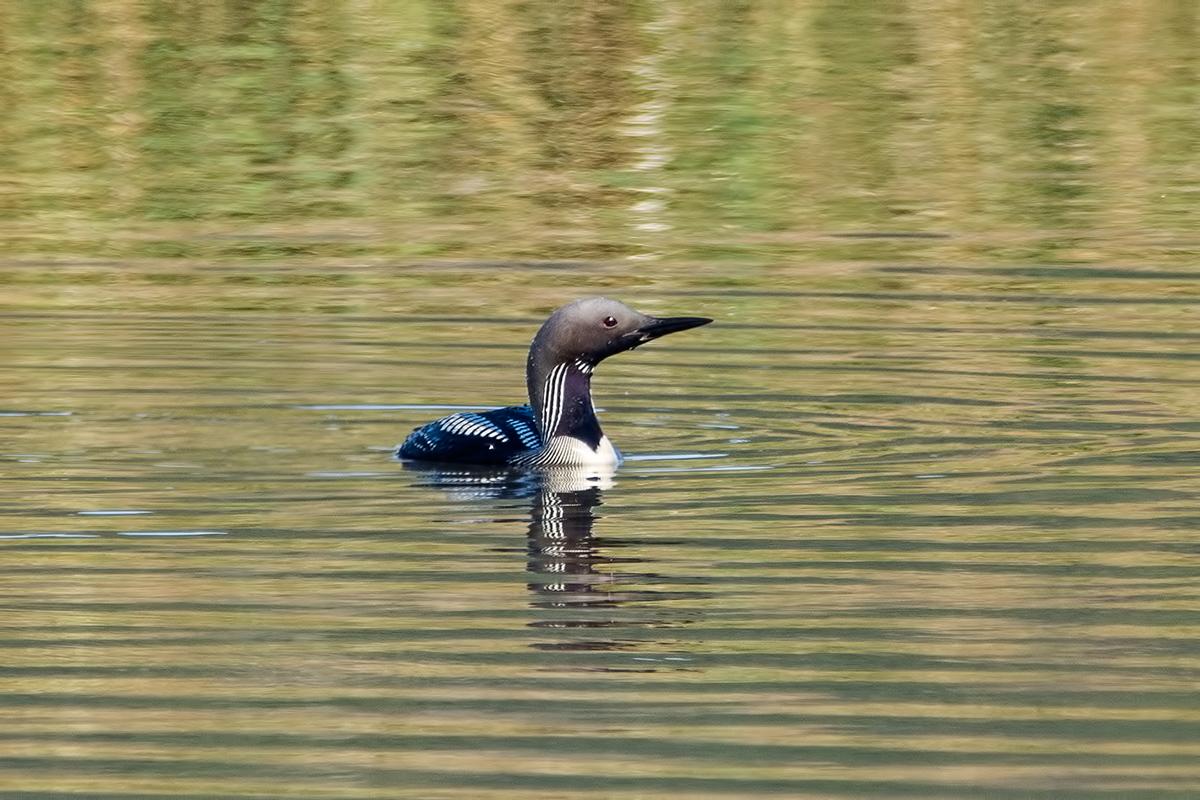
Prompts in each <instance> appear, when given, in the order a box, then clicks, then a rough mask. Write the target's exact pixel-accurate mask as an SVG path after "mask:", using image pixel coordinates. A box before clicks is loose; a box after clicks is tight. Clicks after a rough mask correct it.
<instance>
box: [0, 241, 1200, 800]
mask: <svg viewBox="0 0 1200 800" xmlns="http://www.w3.org/2000/svg"><path fill="white" fill-rule="evenodd" d="M98 269H99V270H101V271H103V268H100V267H95V266H92V267H87V268H85V269H84V271H87V270H93V271H94V270H98ZM155 269H156V270H157V269H159V268H158V267H156V268H155ZM414 269H415V268H409V269H407V270H406V271H404V272H403V274H404V275H405V276H407V277H405V278H404V286H403V287H402V288H394V289H392V291H391V292H390V293H389V292H388V291H387V290H386V287H387V286H388V285H389V281H396V280H398V278H397V277H396V275H397V274H399V273H393V272H391V271H389V270H386V269H381V270H377V271H374V272H372V271H364V272H363V273H361V274H362V275H363V276H364V277H363V280H364V281H366V282H367V283H370V284H373V285H375V286H376V289H377V291H376V293H375V294H374V295H373V297H374V299H365V296H362V295H360V294H359V289H358V288H356V287H353V286H340V287H339V286H333V287H328V286H325V287H319V288H316V289H314V288H313V287H312V286H311V285H307V284H306V283H305V282H303V281H299V282H296V283H292V284H289V283H288V281H287V280H286V277H287V276H288V275H290V274H292V272H293V271H290V270H284V271H277V272H272V271H270V270H267V271H266V272H265V273H264V271H263V270H262V268H261V267H254V268H252V271H251V269H250V268H247V270H244V271H239V270H237V269H234V268H230V269H229V270H228V271H227V272H226V274H227V275H231V276H234V277H237V276H246V277H249V276H250V275H255V276H260V277H261V276H262V275H264V274H265V275H266V276H267V277H268V278H270V277H271V276H272V275H274V276H275V277H276V278H278V280H276V281H274V282H273V283H272V288H271V291H270V296H269V297H266V296H264V298H263V306H262V307H257V306H255V303H254V302H252V301H253V297H254V293H253V290H251V291H250V292H249V293H248V294H246V295H240V294H239V295H238V298H239V300H238V301H239V302H242V303H244V304H245V305H246V308H245V309H243V310H240V311H239V310H231V309H228V308H224V309H222V308H219V307H218V306H219V305H220V304H221V303H228V302H229V301H230V299H231V295H223V294H222V293H221V292H220V291H217V290H216V289H215V288H213V287H212V286H210V285H207V284H205V282H204V280H199V279H198V283H197V284H195V285H190V286H189V285H184V286H178V287H176V286H169V287H168V288H166V289H164V288H162V287H163V286H164V284H163V283H162V282H159V281H158V279H157V278H155V274H156V273H155V272H154V271H150V272H147V271H145V270H142V269H139V268H138V267H137V266H136V265H133V264H125V265H121V270H122V274H123V275H124V276H125V278H124V279H123V280H124V281H125V289H124V291H125V292H126V295H125V300H124V301H123V313H120V314H115V313H106V312H104V311H102V310H100V308H97V307H89V306H90V305H91V304H99V305H101V306H102V305H104V304H106V303H110V302H114V301H112V300H111V299H106V295H105V292H106V291H107V290H106V289H105V288H104V285H105V282H104V281H99V282H98V283H96V284H95V285H97V286H99V289H97V293H96V294H88V295H81V299H80V300H79V301H78V303H79V306H80V307H78V308H75V309H71V310H62V309H47V308H30V309H28V310H26V311H24V312H22V313H14V314H11V315H10V316H8V317H6V318H5V319H4V321H3V331H2V338H3V340H4V341H5V342H6V343H7V347H8V348H9V352H10V355H9V356H8V361H9V363H8V366H7V368H6V369H5V371H4V372H3V378H2V381H3V394H4V396H5V397H6V407H5V408H4V409H3V411H4V414H5V416H4V417H3V423H4V426H5V429H6V431H7V435H6V437H5V447H4V452H3V459H4V461H3V468H2V471H0V475H2V476H3V477H2V478H0V480H2V481H3V487H4V493H5V496H6V497H8V498H9V501H8V502H7V503H6V504H5V508H4V510H3V523H2V524H3V534H2V535H3V537H4V538H3V539H0V549H3V551H4V554H5V555H4V567H3V570H4V581H3V590H2V592H3V605H4V609H5V615H4V623H3V631H2V633H0V638H2V641H3V645H4V652H5V654H6V656H5V659H4V664H3V666H0V676H2V682H0V686H2V687H3V688H2V689H0V706H2V707H3V718H4V719H5V723H4V725H3V731H2V732H0V737H2V738H3V739H4V745H3V748H0V750H2V752H3V754H4V755H3V756H2V757H0V775H2V777H0V781H2V782H3V785H5V786H6V787H10V788H12V789H15V790H18V791H20V792H21V794H22V796H62V795H63V794H66V793H71V792H77V793H84V794H87V795H89V796H114V797H115V796H129V795H131V794H137V793H141V794H147V795H157V794H164V793H172V794H180V793H191V794H197V795H204V796H220V797H243V796H261V795H263V794H266V795H270V796H276V797H317V796H320V797H355V798H357V797H463V796H471V797H546V798H551V797H553V798H560V797H578V798H599V797H604V798H612V797H628V798H633V797H645V796H655V797H681V798H682V797H697V796H716V797H745V796H788V797H796V796H813V797H831V796H832V797H843V796H844V797H851V796H886V797H896V796H912V797H978V796H988V797H1088V798H1095V797H1121V798H1128V797H1147V798H1149V797H1154V798H1163V797H1190V796H1194V795H1195V792H1196V789H1197V787H1200V770H1198V768H1197V766H1196V765H1197V764H1198V763H1200V759H1198V758H1197V755H1198V753H1197V741H1200V721H1198V717H1200V694H1198V693H1197V691H1196V686H1197V680H1198V679H1200V648H1198V647H1197V638H1198V635H1200V627H1198V626H1200V618H1198V617H1197V613H1196V609H1197V600H1198V597H1197V589H1196V586H1197V582H1196V575H1197V570H1198V569H1200V549H1198V547H1197V544H1196V532H1197V525H1198V523H1200V517H1198V515H1197V494H1196V487H1195V472H1196V466H1197V464H1198V463H1200V448H1198V447H1197V444H1196V443H1197V438H1196V434H1197V430H1198V428H1200V423H1198V422H1197V413H1196V411H1197V407H1196V400H1195V398H1196V397H1197V391H1198V389H1200V367H1198V364H1197V360H1196V356H1195V352H1196V343H1197V339H1198V338H1200V336H1198V334H1197V333H1196V332H1195V324H1194V321H1195V309H1196V305H1195V297H1196V292H1197V288H1198V286H1197V283H1196V281H1195V279H1194V278H1193V277H1192V276H1190V275H1187V274H1172V273H1163V272H1156V271H1153V270H1148V269H1140V268H1135V267H1129V268H1119V269H1117V268H1102V267H1088V268H1072V267H1056V268H1053V269H1042V268H1038V269H1031V268H1006V269H1000V268H992V269H974V268H966V267H962V268H956V269H928V268H924V267H923V268H920V269H915V268H911V267H906V266H904V265H891V266H881V267H873V266H869V265H868V266H859V267H855V268H853V269H851V270H849V271H847V269H846V266H845V265H829V266H828V267H825V268H819V269H812V270H811V271H810V278H809V280H808V281H807V282H805V283H802V282H799V281H792V282H790V283H789V284H788V286H787V288H783V287H782V284H781V282H780V281H779V280H769V279H767V278H769V277H770V274H771V273H770V272H769V271H767V272H764V273H762V274H761V275H760V280H759V281H758V282H757V283H756V284H755V285H753V286H744V287H740V288H738V289H736V290H728V289H712V288H706V287H705V286H704V285H703V284H704V283H705V280H706V278H705V276H706V275H707V274H709V273H708V271H707V270H706V269H705V268H703V267H697V268H695V269H689V270H688V273H687V277H683V276H682V275H681V276H679V277H677V278H676V279H675V280H674V281H673V283H672V284H671V285H660V286H657V287H653V288H651V287H647V288H643V289H638V290H633V289H629V290H626V291H623V292H621V293H620V295H619V296H621V297H622V298H623V299H626V300H628V301H630V302H633V303H636V304H638V305H639V306H641V307H643V308H644V309H646V310H648V311H651V312H660V313H689V314H705V315H708V316H712V317H714V318H716V319H717V322H716V324H714V325H711V326H708V327H706V328H703V329H699V330H697V331H691V332H687V333H686V334H681V335H679V336H676V337H670V338H669V339H666V340H663V341H660V342H655V343H654V344H652V345H650V346H648V347H646V348H643V349H639V350H638V351H637V352H636V353H632V354H625V355H622V356H620V357H616V358H614V359H611V360H610V361H608V362H606V363H605V364H604V365H603V366H602V368H601V369H600V371H599V373H598V375H597V378H596V381H595V385H596V388H597V402H598V405H600V406H601V407H602V408H603V412H602V419H603V422H604V424H605V427H606V431H607V432H608V433H609V435H610V436H611V437H612V438H613V439H614V440H615V441H616V442H617V443H618V445H619V446H621V447H622V449H624V450H625V451H626V452H627V453H628V454H629V456H630V460H629V461H628V462H627V463H626V464H625V465H624V466H623V467H622V468H621V470H620V471H619V472H618V473H617V474H616V475H615V476H614V477H613V478H612V479H611V480H608V481H601V482H588V481H586V480H585V481H582V482H580V481H574V482H572V481H571V480H569V479H563V480H561V481H558V482H554V481H551V482H549V483H539V482H537V481H534V480H530V479H528V478H526V477H522V476H511V475H496V474H482V475H480V474H456V473H438V472H426V471H413V470H408V469H405V468H404V467H403V466H402V465H400V464H397V463H395V462H394V461H391V460H390V458H389V453H388V451H389V448H390V447H392V446H393V445H394V444H395V443H396V442H398V441H399V440H400V439H401V438H402V437H403V435H404V434H405V433H406V432H407V431H408V430H409V429H410V428H411V427H412V426H414V425H417V424H420V423H422V422H424V421H427V420H429V419H431V418H433V417H435V416H437V415H439V414H441V413H443V408H444V407H445V406H458V405H478V406H489V405H498V404H504V403H509V402H515V401H518V400H520V398H521V391H522V388H523V381H522V375H521V367H522V364H523V359H524V351H525V348H526V347H527V343H528V339H529V337H530V336H531V334H532V332H533V330H535V329H536V326H537V324H538V323H539V322H540V319H541V317H542V316H543V315H544V313H545V312H547V311H548V310H549V309H551V308H553V307H554V306H555V305H556V304H558V303H559V302H564V301H566V300H569V299H571V297H573V296H574V295H572V294H570V293H568V292H566V291H563V290H561V289H552V288H551V289H547V288H545V286H544V281H545V275H546V269H545V268H544V267H539V266H536V265H534V266H530V267H522V266H520V265H514V264H506V265H498V264H478V265H469V264H458V265H440V266H439V267H438V269H437V270H434V271H432V272H429V273H427V274H426V275H425V277H424V279H428V280H429V282H430V284H433V283H437V280H434V279H433V278H431V277H430V275H433V274H435V273H436V274H437V275H440V276H441V277H442V278H445V277H446V275H447V272H448V273H449V275H451V276H452V277H453V278H455V279H456V280H462V281H468V282H475V283H478V284H481V285H482V284H485V283H486V282H487V281H488V280H489V279H490V278H491V277H494V276H496V275H501V274H502V275H503V276H505V281H506V283H505V284H504V285H498V288H496V289H494V290H490V291H489V290H486V289H482V290H480V292H479V293H478V294H477V295H476V297H477V298H478V301H479V308H478V310H475V309H470V310H464V309H461V308H459V307H458V306H457V305H456V304H452V303H446V302H443V301H441V300H440V299H439V298H440V297H442V296H443V294H442V290H441V289H440V288H438V287H437V286H433V285H430V286H429V287H427V288H416V289H414V288H412V284H413V276H414V274H415V273H414ZM555 269H556V270H557V272H555V273H554V274H556V275H559V276H562V277H569V278H571V279H572V280H575V281H577V282H578V283H579V284H580V285H582V286H585V287H586V286H588V285H589V284H592V285H593V287H594V284H596V283H600V282H603V281H605V280H609V279H610V278H612V276H613V275H617V276H621V275H624V274H625V273H624V270H627V269H628V270H632V269H634V267H623V266H620V265H612V264H610V265H576V266H571V265H559V266H557V267H555ZM714 269H715V268H714ZM775 269H776V270H780V272H777V273H776V275H775V277H780V276H783V277H787V276H789V275H790V274H791V273H790V272H789V268H786V267H782V266H781V267H777V268H775ZM606 276H607V277H606ZM439 280H440V279H439ZM514 284H515V285H516V286H517V287H519V288H520V291H518V292H516V293H515V294H514V292H513V290H512V288H511V287H512V285H514ZM75 285H76V286H80V287H83V289H82V290H84V291H88V292H90V291H91V290H90V289H87V288H86V287H88V286H89V284H87V283H82V284H80V283H77V284H75ZM131 287H132V288H131ZM594 288H595V289H596V290H597V291H598V290H599V287H594ZM515 297H519V298H520V299H514V298H515ZM356 303H360V304H362V306H361V310H355V304H356ZM408 306H411V307H412V308H414V309H420V311H419V312H414V313H405V312H403V311H402V310H398V309H401V308H402V307H408ZM189 308H190V309H194V310H186V309H189ZM329 309H333V310H329Z"/></svg>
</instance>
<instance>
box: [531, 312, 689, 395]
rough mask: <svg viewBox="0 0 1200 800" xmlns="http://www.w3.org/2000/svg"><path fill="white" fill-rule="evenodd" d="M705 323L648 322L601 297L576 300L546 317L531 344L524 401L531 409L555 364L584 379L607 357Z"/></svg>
mask: <svg viewBox="0 0 1200 800" xmlns="http://www.w3.org/2000/svg"><path fill="white" fill-rule="evenodd" d="M710 322H712V320H711V319H708V318H707V317H651V316H647V315H646V314H643V313H641V312H639V311H634V310H633V309H632V308H630V307H629V306H627V305H625V304H624V303H618V302H617V301H616V300H609V299H608V298H606V297H589V298H587V299H585V300H576V301H575V302H574V303H570V304H568V305H565V306H563V307H562V308H560V309H558V310H557V311H555V312H554V313H553V314H551V315H550V318H549V319H548V320H546V322H545V324H543V325H542V328H541V330H539V331H538V333H537V336H535V337H534V339H533V344H532V345H531V346H530V348H529V366H528V371H527V380H528V383H529V397H530V399H531V400H532V401H533V403H534V407H535V408H536V407H537V406H538V405H539V400H540V398H541V392H542V386H541V382H542V376H544V375H546V374H548V372H549V371H550V370H551V369H553V368H554V367H555V366H556V365H558V364H577V365H578V366H579V367H580V369H581V371H583V372H585V373H590V372H591V370H592V368H593V367H595V366H596V365H597V364H599V363H600V362H601V361H603V360H604V359H606V358H608V357H609V356H611V355H614V354H616V353H620V352H623V351H625V350H632V349H633V348H635V347H637V346H639V345H642V344H645V343H646V342H648V341H650V340H651V339H657V338H658V337H660V336H666V335H667V334H668V333H675V332H677V331H685V330H687V329H688V328H696V327H699V326H700V325H707V324H708V323H710Z"/></svg>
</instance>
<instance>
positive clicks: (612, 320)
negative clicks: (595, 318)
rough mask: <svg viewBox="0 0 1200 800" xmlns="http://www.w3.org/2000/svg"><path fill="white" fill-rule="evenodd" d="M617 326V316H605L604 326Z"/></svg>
mask: <svg viewBox="0 0 1200 800" xmlns="http://www.w3.org/2000/svg"><path fill="white" fill-rule="evenodd" d="M616 326H617V318H616V317H605V318H604V327H606V328H615V327H616Z"/></svg>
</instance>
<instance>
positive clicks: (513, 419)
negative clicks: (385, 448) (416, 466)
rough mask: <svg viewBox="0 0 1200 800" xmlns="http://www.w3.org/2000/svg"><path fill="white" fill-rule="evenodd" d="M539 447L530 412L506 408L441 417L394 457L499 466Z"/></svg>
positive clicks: (413, 435) (413, 436)
mask: <svg viewBox="0 0 1200 800" xmlns="http://www.w3.org/2000/svg"><path fill="white" fill-rule="evenodd" d="M541 446H542V437H541V435H540V434H539V433H538V431H537V423H536V421H535V420H534V417H533V409H532V408H530V407H529V406H508V407H506V408H497V409H493V410H491V411H460V412H459V413H457V414H451V415H450V416H448V417H442V418H441V419H439V420H437V421H435V422H431V423H429V424H428V425H425V426H423V427H420V428H417V429H416V430H415V431H413V432H412V433H410V434H409V435H408V438H407V439H405V440H404V444H402V445H400V448H399V449H398V450H397V451H396V455H397V456H399V457H400V458H403V459H405V460H408V461H443V462H446V463H451V464H483V465H500V464H507V463H509V462H510V461H512V460H513V459H516V458H517V457H519V456H521V455H523V454H525V453H529V452H530V451H533V450H537V449H539V448H540V447H541Z"/></svg>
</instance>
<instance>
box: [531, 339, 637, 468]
mask: <svg viewBox="0 0 1200 800" xmlns="http://www.w3.org/2000/svg"><path fill="white" fill-rule="evenodd" d="M537 356H538V354H537V353H535V352H533V351H532V350H531V352H530V356H529V365H528V371H527V375H526V379H527V383H528V386H529V400H530V405H531V406H532V408H533V414H534V419H535V421H536V424H537V429H538V433H539V434H541V437H542V447H541V448H540V449H539V450H538V451H536V452H533V453H529V454H527V455H526V456H523V457H521V458H520V459H519V461H520V463H525V464H531V465H537V466H557V465H564V464H587V465H591V466H616V465H617V464H618V463H620V460H621V454H620V452H618V451H617V449H616V448H615V447H613V445H612V443H611V442H609V440H608V437H606V436H605V435H604V431H602V430H601V429H600V420H599V419H598V418H597V417H596V408H595V406H594V405H593V404H592V373H593V372H594V371H595V368H596V367H595V364H593V363H591V362H589V361H587V360H585V359H583V358H575V359H571V360H569V361H559V362H557V363H547V362H546V360H543V359H539V358H538V357H537Z"/></svg>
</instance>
